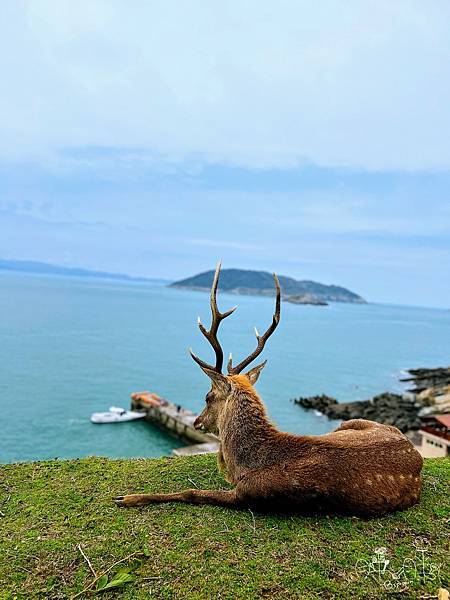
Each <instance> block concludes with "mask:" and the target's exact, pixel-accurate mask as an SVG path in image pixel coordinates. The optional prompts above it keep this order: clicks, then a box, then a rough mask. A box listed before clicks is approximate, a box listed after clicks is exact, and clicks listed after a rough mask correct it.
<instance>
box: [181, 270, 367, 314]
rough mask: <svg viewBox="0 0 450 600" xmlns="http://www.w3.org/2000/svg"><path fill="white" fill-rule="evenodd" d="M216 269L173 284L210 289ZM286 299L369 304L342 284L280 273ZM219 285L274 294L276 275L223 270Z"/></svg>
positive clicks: (238, 291)
mask: <svg viewBox="0 0 450 600" xmlns="http://www.w3.org/2000/svg"><path fill="white" fill-rule="evenodd" d="M213 276H214V271H206V272H205V273H200V274H198V275H194V276H193V277H188V278H187V279H182V280H180V281H175V282H174V283H171V284H170V287H174V288H180V289H189V290H199V291H209V289H210V287H211V284H212V281H213ZM278 278H279V280H280V285H281V290H282V292H283V296H284V299H285V300H286V301H288V302H292V303H294V304H315V305H320V306H323V305H326V304H327V303H328V302H352V303H355V304H365V303H366V301H365V300H364V298H362V297H361V296H359V295H358V294H355V293H354V292H352V291H350V290H348V289H346V288H344V287H341V286H338V285H325V284H323V283H317V282H316V281H308V280H297V279H293V278H292V277H286V276H285V275H279V276H278ZM219 288H220V289H221V290H223V291H224V292H229V293H232V294H246V295H257V296H273V295H274V293H275V291H274V285H273V276H272V274H271V273H268V272H266V271H249V270H244V269H222V271H221V273H220V283H219Z"/></svg>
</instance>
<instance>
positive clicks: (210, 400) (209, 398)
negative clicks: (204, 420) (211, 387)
mask: <svg viewBox="0 0 450 600" xmlns="http://www.w3.org/2000/svg"><path fill="white" fill-rule="evenodd" d="M213 399H214V398H213V394H212V393H211V392H208V393H207V394H206V397H205V402H206V404H208V403H209V402H212V400H213Z"/></svg>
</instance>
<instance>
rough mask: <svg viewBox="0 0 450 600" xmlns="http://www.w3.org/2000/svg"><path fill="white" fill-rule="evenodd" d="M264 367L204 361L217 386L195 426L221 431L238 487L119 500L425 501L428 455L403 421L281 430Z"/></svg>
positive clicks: (369, 511) (332, 504)
mask: <svg viewBox="0 0 450 600" xmlns="http://www.w3.org/2000/svg"><path fill="white" fill-rule="evenodd" d="M202 368H203V367H202ZM261 369H262V367H261V366H259V367H255V368H254V369H252V370H251V371H249V372H248V373H247V374H245V375H228V376H225V375H222V374H220V373H216V372H214V371H211V370H209V369H206V368H203V370H204V371H205V372H206V373H207V375H208V376H209V377H210V378H211V380H212V388H211V391H210V392H209V393H208V395H207V404H206V407H205V409H204V411H203V412H202V414H201V415H200V416H199V417H198V419H197V421H196V426H197V427H198V428H200V427H201V428H203V429H206V430H207V431H211V432H214V433H216V434H217V435H218V436H219V438H220V442H221V446H220V450H219V453H218V465H219V468H220V469H221V470H222V471H223V472H224V473H225V474H226V478H227V480H228V481H229V482H230V483H232V484H234V485H235V487H234V489H233V490H221V491H206V490H185V491H184V492H179V493H175V494H138V495H129V496H120V497H119V498H117V499H116V502H117V503H118V504H119V505H121V506H137V505H144V504H149V503H152V502H168V501H177V502H191V503H197V504H200V503H201V504H203V503H208V504H220V505H225V506H251V505H257V506H261V507H266V506H270V507H271V508H283V509H285V508H289V509H305V508H307V509H308V510H310V509H313V510H319V509H325V510H332V511H336V512H346V513H352V514H360V515H382V514H385V513H388V512H391V511H395V510H399V509H405V508H408V507H409V506H411V505H413V504H415V503H416V502H418V501H419V498H420V490H421V481H420V471H421V468H422V457H421V456H420V454H419V453H418V452H417V450H416V449H415V448H414V446H413V445H412V444H411V442H410V441H409V440H408V439H407V438H406V437H405V436H404V435H403V434H402V433H401V432H400V431H399V430H398V429H397V428H395V427H391V426H388V425H381V424H380V423H375V422H374V421H366V420H363V419H355V420H352V421H347V422H345V423H343V424H342V425H341V426H340V427H338V428H337V429H336V430H335V431H333V432H331V433H328V434H325V435H318V436H313V435H311V436H307V435H305V436H301V435H293V434H289V433H283V432H280V431H278V430H277V429H276V428H275V426H274V425H273V424H272V423H270V421H269V420H268V418H267V415H266V411H265V408H264V405H263V403H262V401H261V399H260V398H259V396H258V394H257V393H256V390H255V389H254V387H253V385H252V383H255V381H256V380H257V378H258V376H259V373H260V371H261Z"/></svg>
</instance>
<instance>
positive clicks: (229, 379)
mask: <svg viewBox="0 0 450 600" xmlns="http://www.w3.org/2000/svg"><path fill="white" fill-rule="evenodd" d="M220 267H221V263H220V262H219V263H218V265H217V267H216V272H215V274H214V279H213V283H212V286H211V297H210V304H211V314H212V318H211V326H210V328H209V330H207V329H206V328H205V327H204V325H203V324H202V322H201V321H200V317H199V318H198V326H199V329H200V331H201V332H202V333H203V335H204V336H205V337H206V339H207V340H208V342H209V343H210V344H211V346H212V347H213V349H214V352H215V355H216V363H215V365H210V364H208V363H206V362H205V361H203V360H202V359H201V358H199V357H198V356H196V355H195V354H194V353H193V352H192V350H189V352H190V354H191V356H192V358H193V359H194V360H195V362H196V363H197V364H198V365H199V366H200V368H201V369H202V371H203V372H204V373H205V374H206V375H207V376H208V377H209V379H210V380H211V389H210V391H209V392H208V393H207V394H206V398H205V402H206V406H205V408H204V409H203V412H202V413H201V414H200V415H199V416H198V417H197V419H196V421H195V423H194V427H195V428H196V429H204V430H205V431H208V432H211V433H214V434H216V435H217V434H218V433H219V427H218V423H219V422H220V416H221V414H222V412H223V411H224V409H225V405H226V401H227V399H228V397H229V396H230V394H231V393H232V392H233V377H235V376H236V375H239V374H240V373H241V372H242V371H243V370H244V369H245V368H246V367H248V365H249V364H250V363H252V362H253V361H254V360H255V359H256V358H257V357H258V356H259V355H260V354H261V352H262V351H263V350H264V346H265V344H266V342H267V340H268V339H269V337H270V336H271V335H272V333H273V332H274V331H275V329H276V328H277V325H278V323H279V322H280V305H281V291H280V283H279V281H278V277H277V276H276V275H275V274H274V276H273V277H274V280H275V288H276V301H275V313H274V315H273V318H272V323H271V324H270V326H269V327H268V329H267V330H266V331H265V332H264V333H263V335H259V333H258V330H257V329H256V327H255V335H256V340H257V346H256V349H255V350H254V351H253V352H252V353H251V354H249V355H248V356H247V358H244V360H242V361H241V362H240V363H239V364H238V365H236V366H234V367H233V359H232V355H231V353H230V357H229V359H228V363H227V371H228V373H227V374H226V375H225V374H223V373H222V367H223V350H222V347H221V345H220V342H219V340H218V338H217V332H218V329H219V325H220V323H221V322H222V321H223V319H225V318H226V317H228V316H230V315H231V314H232V313H233V312H234V311H235V310H236V308H237V307H236V306H235V307H234V308H231V309H230V310H228V311H226V312H224V313H221V312H220V311H219V309H218V308H217V287H218V284H219V275H220ZM266 362H267V361H264V362H263V363H261V364H259V365H257V366H256V367H253V368H252V369H250V370H249V371H247V372H246V373H244V374H243V375H244V376H245V377H246V378H247V379H248V381H249V382H250V384H252V385H253V384H254V383H256V381H257V380H258V377H259V374H260V373H261V371H262V369H263V368H264V366H265V364H266Z"/></svg>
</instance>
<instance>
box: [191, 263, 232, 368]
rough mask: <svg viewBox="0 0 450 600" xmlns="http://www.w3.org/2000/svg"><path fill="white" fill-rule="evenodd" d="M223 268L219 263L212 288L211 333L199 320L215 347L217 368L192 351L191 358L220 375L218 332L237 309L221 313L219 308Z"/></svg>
mask: <svg viewBox="0 0 450 600" xmlns="http://www.w3.org/2000/svg"><path fill="white" fill-rule="evenodd" d="M221 266H222V265H221V262H220V261H219V262H218V263H217V267H216V272H215V273H214V279H213V283H212V286H211V295H210V304H211V316H212V318H211V326H210V328H209V331H208V330H207V329H206V327H205V326H204V325H203V324H202V322H201V321H200V317H199V319H198V326H199V329H200V331H201V332H202V333H203V335H204V336H205V338H206V339H207V340H208V342H209V343H210V344H211V346H212V347H213V349H214V352H215V354H216V364H215V366H212V365H209V364H208V363H206V362H204V361H203V360H201V359H200V358H198V356H196V355H195V354H194V353H193V352H192V351H191V350H190V353H191V356H192V358H193V359H194V360H195V362H196V363H197V364H199V365H200V366H201V367H204V368H206V369H210V370H213V371H217V372H218V373H221V372H222V366H223V350H222V346H221V345H220V342H219V340H218V339H217V331H218V329H219V325H220V323H221V321H223V319H226V318H227V317H229V316H230V315H231V314H232V313H233V312H234V311H235V310H236V308H237V306H234V307H233V308H230V310H227V311H226V312H224V313H221V312H220V311H219V309H218V307H217V287H218V284H219V275H220V267H221Z"/></svg>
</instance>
